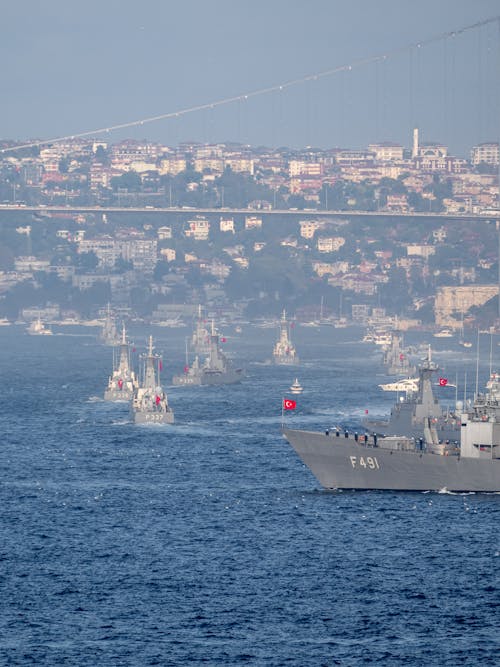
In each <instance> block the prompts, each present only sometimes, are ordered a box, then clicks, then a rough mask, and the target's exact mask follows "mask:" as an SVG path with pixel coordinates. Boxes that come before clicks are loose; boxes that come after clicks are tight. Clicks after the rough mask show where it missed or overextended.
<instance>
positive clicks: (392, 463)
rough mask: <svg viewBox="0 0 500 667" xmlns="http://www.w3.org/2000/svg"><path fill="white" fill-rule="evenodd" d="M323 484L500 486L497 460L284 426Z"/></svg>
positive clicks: (335, 486)
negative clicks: (388, 446) (361, 441)
mask: <svg viewBox="0 0 500 667" xmlns="http://www.w3.org/2000/svg"><path fill="white" fill-rule="evenodd" d="M283 436H284V437H285V438H286V439H287V440H288V442H289V443H290V444H291V446H292V447H293V449H294V450H295V452H296V453H297V454H298V456H299V457H300V459H301V460H302V461H303V463H304V464H305V465H306V466H307V467H308V468H309V470H310V471H311V472H312V473H313V475H314V476H315V477H316V479H317V480H318V481H319V482H320V484H321V485H322V486H323V487H324V488H325V489H331V490H334V489H360V490H387V491H389V490H392V491H443V490H446V491H453V492H471V491H474V492H489V493H491V492H498V491H500V459H493V460H491V459H472V458H464V457H459V456H440V455H438V454H430V453H426V452H420V451H395V450H389V449H384V448H383V447H371V446H366V445H364V444H363V445H360V444H359V443H358V442H356V441H355V439H354V438H352V437H348V438H345V437H343V434H341V436H340V437H336V436H335V434H333V435H326V434H323V433H319V432H313V431H300V430H292V429H287V428H284V429H283Z"/></svg>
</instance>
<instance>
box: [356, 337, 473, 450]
mask: <svg viewBox="0 0 500 667" xmlns="http://www.w3.org/2000/svg"><path fill="white" fill-rule="evenodd" d="M438 370H439V367H438V365H437V364H435V363H434V362H433V361H432V353H431V348H430V346H429V347H428V350H427V357H426V358H425V359H424V360H423V361H422V363H421V364H420V366H419V368H418V379H417V381H416V382H415V380H411V382H408V383H407V386H406V390H405V391H404V395H403V396H399V400H397V401H396V403H395V404H394V406H393V408H392V410H391V414H390V417H389V419H388V420H387V421H372V420H369V419H365V420H364V421H363V426H364V428H365V429H366V430H367V431H369V432H370V433H375V434H377V435H405V436H407V437H410V438H420V437H421V436H422V433H423V429H424V427H425V424H426V423H427V421H428V420H429V419H430V420H431V422H432V424H433V426H434V427H435V429H436V432H437V434H438V438H439V439H440V440H444V441H446V440H449V441H458V440H459V438H460V428H461V427H460V415H459V414H457V413H456V411H451V412H450V411H449V410H443V409H442V407H441V405H440V404H439V401H438V400H437V398H436V397H435V396H434V392H433V391H432V380H433V377H434V375H435V374H436V372H437V371H438ZM398 384H399V383H398ZM385 386H386V385H385Z"/></svg>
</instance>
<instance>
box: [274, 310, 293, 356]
mask: <svg viewBox="0 0 500 667" xmlns="http://www.w3.org/2000/svg"><path fill="white" fill-rule="evenodd" d="M273 362H274V363H275V364H277V365H280V366H289V365H293V364H298V363H299V357H298V355H297V351H296V349H295V346H294V345H293V343H292V340H291V337H290V326H289V323H288V320H287V319H286V311H285V310H283V313H282V315H281V320H280V323H279V335H278V340H277V341H276V344H275V345H274V348H273Z"/></svg>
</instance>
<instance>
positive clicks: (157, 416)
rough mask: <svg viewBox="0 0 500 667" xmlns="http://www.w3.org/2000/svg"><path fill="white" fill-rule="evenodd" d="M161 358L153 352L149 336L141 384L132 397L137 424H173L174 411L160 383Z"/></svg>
mask: <svg viewBox="0 0 500 667" xmlns="http://www.w3.org/2000/svg"><path fill="white" fill-rule="evenodd" d="M160 368H161V359H160V357H159V356H158V355H155V354H154V352H153V338H152V336H150V337H149V347H148V352H147V354H146V355H145V356H144V367H143V373H142V378H141V381H140V383H139V386H138V387H137V388H136V389H135V391H134V396H133V398H132V415H133V419H134V422H135V423H136V424H173V422H174V412H173V410H172V408H171V407H170V406H169V404H168V399H167V395H166V393H165V392H164V391H163V389H162V387H161V384H160Z"/></svg>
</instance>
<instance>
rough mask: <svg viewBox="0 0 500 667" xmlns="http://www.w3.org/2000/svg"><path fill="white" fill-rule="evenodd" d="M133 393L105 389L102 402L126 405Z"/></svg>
mask: <svg viewBox="0 0 500 667" xmlns="http://www.w3.org/2000/svg"><path fill="white" fill-rule="evenodd" d="M133 395H134V392H133V391H123V390H120V389H106V391H105V392H104V400H105V401H111V402H112V403H128V402H129V401H131V400H132V397H133Z"/></svg>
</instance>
